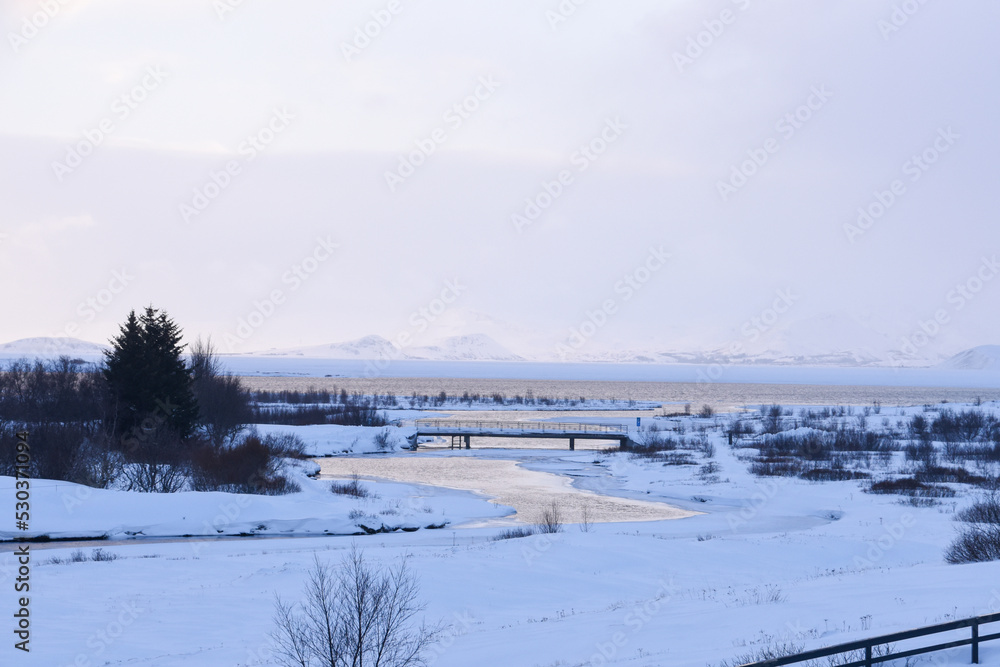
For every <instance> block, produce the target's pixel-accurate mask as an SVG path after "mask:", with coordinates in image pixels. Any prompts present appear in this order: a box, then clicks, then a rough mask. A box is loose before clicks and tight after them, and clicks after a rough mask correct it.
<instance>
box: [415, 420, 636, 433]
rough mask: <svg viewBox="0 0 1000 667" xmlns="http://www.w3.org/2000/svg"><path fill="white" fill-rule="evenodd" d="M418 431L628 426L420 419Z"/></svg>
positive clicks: (598, 429) (592, 429) (623, 428)
mask: <svg viewBox="0 0 1000 667" xmlns="http://www.w3.org/2000/svg"><path fill="white" fill-rule="evenodd" d="M416 426H417V431H418V432H419V431H421V430H435V431H450V432H455V433H460V432H463V431H510V432H514V431H516V432H519V433H528V432H530V433H586V434H595V433H602V434H603V433H607V434H608V435H609V436H624V435H628V427H626V426H610V425H607V424H581V423H579V422H529V421H521V422H518V421H472V420H460V419H418V420H416Z"/></svg>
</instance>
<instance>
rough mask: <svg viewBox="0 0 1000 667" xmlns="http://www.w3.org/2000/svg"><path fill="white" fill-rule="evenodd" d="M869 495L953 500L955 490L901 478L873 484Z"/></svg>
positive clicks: (869, 488)
mask: <svg viewBox="0 0 1000 667" xmlns="http://www.w3.org/2000/svg"><path fill="white" fill-rule="evenodd" d="M867 491H868V493H876V494H890V493H895V494H898V495H902V496H916V497H919V498H953V497H954V496H955V491H954V489H951V488H948V487H947V486H937V485H935V484H924V483H923V482H921V481H919V480H916V479H914V478H912V477H900V478H899V479H883V480H880V481H878V482H873V483H872V485H871V486H870V487H868V489H867Z"/></svg>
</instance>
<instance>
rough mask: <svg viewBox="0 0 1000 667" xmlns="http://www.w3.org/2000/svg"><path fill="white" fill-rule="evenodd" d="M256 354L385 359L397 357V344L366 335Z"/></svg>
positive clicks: (318, 357)
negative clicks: (343, 340)
mask: <svg viewBox="0 0 1000 667" xmlns="http://www.w3.org/2000/svg"><path fill="white" fill-rule="evenodd" d="M253 355H254V356H266V357H305V358H308V359H384V358H390V359H393V358H396V357H397V356H398V355H399V351H398V350H397V348H396V346H395V345H393V344H392V343H390V342H389V341H388V340H386V339H385V338H383V337H382V336H365V337H364V338H358V339H357V340H351V341H346V342H343V343H330V344H327V345H310V346H308V347H293V348H288V349H273V350H267V351H264V352H255V353H253Z"/></svg>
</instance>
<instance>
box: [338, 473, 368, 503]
mask: <svg viewBox="0 0 1000 667" xmlns="http://www.w3.org/2000/svg"><path fill="white" fill-rule="evenodd" d="M330 491H331V492H332V493H335V494H337V495H340V496H351V497H352V498H371V497H373V496H374V494H373V493H372V492H371V491H369V490H368V489H367V488H365V487H364V486H362V485H361V478H360V476H359V475H358V473H354V474H352V475H351V480H350V481H349V482H336V481H335V482H333V483H331V484H330Z"/></svg>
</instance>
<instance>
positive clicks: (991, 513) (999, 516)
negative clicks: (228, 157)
mask: <svg viewBox="0 0 1000 667" xmlns="http://www.w3.org/2000/svg"><path fill="white" fill-rule="evenodd" d="M955 519H956V520H957V521H965V522H968V523H993V524H1000V496H997V495H996V494H990V495H988V496H986V497H985V498H983V499H982V500H979V501H977V502H976V503H975V504H973V505H972V506H971V507H966V508H965V509H964V510H962V511H960V512H959V513H958V514H956V515H955Z"/></svg>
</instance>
